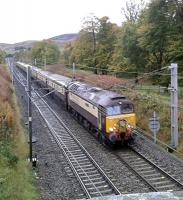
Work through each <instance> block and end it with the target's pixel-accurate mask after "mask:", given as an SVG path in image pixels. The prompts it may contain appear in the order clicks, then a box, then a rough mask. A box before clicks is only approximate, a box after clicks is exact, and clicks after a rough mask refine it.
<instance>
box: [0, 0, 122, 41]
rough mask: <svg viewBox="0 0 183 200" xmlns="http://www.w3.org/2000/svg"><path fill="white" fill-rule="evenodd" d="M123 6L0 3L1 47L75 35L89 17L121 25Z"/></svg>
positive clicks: (51, 0) (106, 1) (75, 1)
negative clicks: (108, 19) (101, 18)
mask: <svg viewBox="0 0 183 200" xmlns="http://www.w3.org/2000/svg"><path fill="white" fill-rule="evenodd" d="M124 4H125V0H0V6H1V11H0V25H1V28H0V43H15V42H21V41H25V40H42V39H47V38H49V37H53V36H56V35H60V34H65V33H77V32H78V31H79V30H81V26H82V22H83V18H84V17H87V16H88V15H89V14H90V13H94V15H95V16H97V17H99V18H100V17H103V16H108V17H109V18H110V21H111V22H113V23H117V24H118V25H121V22H122V20H123V16H122V13H121V8H122V7H123V6H124Z"/></svg>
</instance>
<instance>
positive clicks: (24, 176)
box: [0, 65, 38, 200]
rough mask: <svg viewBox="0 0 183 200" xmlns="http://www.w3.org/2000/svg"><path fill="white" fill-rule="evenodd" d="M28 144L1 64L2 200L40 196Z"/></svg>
mask: <svg viewBox="0 0 183 200" xmlns="http://www.w3.org/2000/svg"><path fill="white" fill-rule="evenodd" d="M27 155H28V145H27V142H26V137H25V132H24V129H23V128H22V126H21V123H20V112H19V107H18V104H17V101H16V96H15V93H14V90H13V88H12V86H11V80H10V77H9V74H8V72H7V69H6V67H5V66H4V65H0V200H36V199H38V196H37V192H36V189H35V186H34V179H33V176H32V172H31V168H30V166H29V163H28V161H26V158H27Z"/></svg>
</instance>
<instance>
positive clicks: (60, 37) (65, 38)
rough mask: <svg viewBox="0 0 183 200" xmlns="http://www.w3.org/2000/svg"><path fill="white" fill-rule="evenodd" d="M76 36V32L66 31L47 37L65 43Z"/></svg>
mask: <svg viewBox="0 0 183 200" xmlns="http://www.w3.org/2000/svg"><path fill="white" fill-rule="evenodd" d="M77 36H78V33H68V34H63V35H58V36H55V37H52V38H49V39H50V40H53V41H56V42H62V43H65V42H69V41H72V40H74V39H75V38H76V37H77Z"/></svg>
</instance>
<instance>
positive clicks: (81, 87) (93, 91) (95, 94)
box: [69, 82, 130, 107]
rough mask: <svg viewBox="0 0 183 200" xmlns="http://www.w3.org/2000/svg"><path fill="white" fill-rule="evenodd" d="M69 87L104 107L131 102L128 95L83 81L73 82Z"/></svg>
mask: <svg viewBox="0 0 183 200" xmlns="http://www.w3.org/2000/svg"><path fill="white" fill-rule="evenodd" d="M69 89H70V90H72V91H73V92H74V93H76V94H78V95H79V96H81V97H83V98H84V99H86V100H88V101H91V102H93V103H95V104H97V105H101V106H103V107H107V106H111V105H115V104H117V103H119V102H130V101H129V100H128V98H127V97H126V96H123V95H120V94H117V93H115V92H112V91H109V90H104V89H102V88H99V87H95V86H93V85H90V84H85V83H81V82H74V83H71V84H70V86H69Z"/></svg>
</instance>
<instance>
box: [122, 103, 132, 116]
mask: <svg viewBox="0 0 183 200" xmlns="http://www.w3.org/2000/svg"><path fill="white" fill-rule="evenodd" d="M121 112H122V113H123V114H128V113H133V105H132V104H130V103H124V104H122V105H121Z"/></svg>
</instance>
